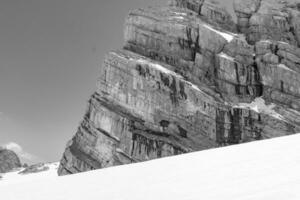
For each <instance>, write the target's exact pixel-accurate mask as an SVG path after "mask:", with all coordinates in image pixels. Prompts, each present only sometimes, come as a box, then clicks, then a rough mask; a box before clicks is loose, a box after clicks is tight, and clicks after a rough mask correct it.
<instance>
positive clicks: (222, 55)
mask: <svg viewBox="0 0 300 200" xmlns="http://www.w3.org/2000/svg"><path fill="white" fill-rule="evenodd" d="M218 56H220V57H222V58H225V59H227V60H230V61H232V62H234V58H233V57H231V56H229V55H227V54H225V53H224V52H221V53H220V54H218Z"/></svg>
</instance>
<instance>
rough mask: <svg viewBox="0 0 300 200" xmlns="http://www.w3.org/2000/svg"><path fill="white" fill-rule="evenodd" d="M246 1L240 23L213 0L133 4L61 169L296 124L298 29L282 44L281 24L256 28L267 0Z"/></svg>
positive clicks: (192, 147)
mask: <svg viewBox="0 0 300 200" xmlns="http://www.w3.org/2000/svg"><path fill="white" fill-rule="evenodd" d="M243 2H244V1H243ZM245 2H246V3H245V4H243V5H240V4H241V2H239V1H235V10H236V11H237V13H238V18H239V20H238V31H239V32H237V30H236V28H235V27H236V26H235V24H234V22H233V21H232V19H231V17H230V15H229V14H228V12H227V11H226V10H225V9H223V8H221V7H220V5H219V4H218V3H216V2H214V1H208V0H207V1H201V0H172V1H171V2H170V5H171V6H168V7H154V8H147V9H138V10H135V11H132V12H131V13H130V14H129V16H128V18H127V19H126V23H125V34H124V38H125V44H124V48H123V49H122V50H118V51H113V52H110V53H109V54H108V55H107V56H106V58H105V61H104V63H103V65H102V67H101V72H100V77H99V81H98V85H97V91H96V92H95V93H94V94H93V95H92V97H91V98H90V100H89V102H88V108H87V111H86V114H85V116H84V120H83V121H82V123H81V124H80V126H79V128H78V131H77V133H76V135H75V136H74V138H73V139H72V140H71V141H70V142H69V143H68V145H67V148H66V150H65V152H64V155H63V158H62V160H61V163H60V167H59V171H58V173H59V174H60V175H64V174H71V173H77V172H82V171H87V170H92V169H98V168H104V167H110V166H114V165H120V164H129V163H133V162H140V161H145V160H150V159H155V158H160V157H165V156H171V155H177V154H182V153H188V152H192V151H199V150H204V149H209V148H215V147H219V146H224V145H231V144H238V143H243V142H249V141H254V140H260V139H267V138H272V137H278V136H284V135H289V134H294V133H297V132H300V112H299V111H300V105H299V102H300V101H299V96H300V91H299V88H300V87H299V86H300V85H299V84H300V82H299V80H300V79H299V78H300V77H299V76H300V67H299V63H300V62H299V58H300V53H299V51H300V49H299V48H298V45H297V43H296V42H293V41H294V40H295V41H296V38H297V37H298V35H297V32H296V31H293V34H294V37H293V38H294V40H290V41H289V42H288V43H286V38H288V37H290V36H289V34H288V33H287V31H286V30H284V29H276V28H278V27H275V28H274V29H276V30H277V31H279V32H280V31H281V32H280V33H281V34H283V35H286V36H284V37H281V38H278V37H277V36H278V35H276V34H275V32H270V33H268V32H264V31H265V30H264V29H261V28H257V27H256V28H257V29H254V28H253V27H254V23H252V21H254V20H253V19H252V17H253V16H254V19H257V16H259V17H262V18H264V17H265V15H269V12H267V11H266V8H264V7H267V5H269V6H271V5H270V4H268V2H269V1H268V0H266V2H264V0H262V2H261V1H255V0H252V1H245ZM265 4H266V5H265ZM276 5H277V4H276ZM278 5H283V4H279V3H278ZM284 8H287V9H288V10H291V11H289V13H292V11H293V12H294V11H295V12H296V10H295V9H296V7H295V6H294V7H293V6H292V4H288V5H285V6H284ZM260 9H262V11H260ZM276 9H277V10H278V9H279V8H277V7H276ZM282 9H283V8H282ZM282 9H281V7H280V9H279V10H280V12H283V11H282ZM261 13H264V15H263V14H261ZM256 15H257V16H256ZM255 17H256V18H255ZM289 19H290V18H289ZM261 21H263V20H261ZM288 22H289V23H290V21H288ZM295 23H296V22H295ZM295 23H294V24H295ZM290 24H293V23H290ZM261 26H262V27H263V24H261ZM295 26H296V25H295ZM250 29H251V30H255V31H256V32H255V33H254V32H253V31H252V32H248V30H250ZM295 30H296V29H295ZM265 36H266V37H265ZM266 39H269V40H266Z"/></svg>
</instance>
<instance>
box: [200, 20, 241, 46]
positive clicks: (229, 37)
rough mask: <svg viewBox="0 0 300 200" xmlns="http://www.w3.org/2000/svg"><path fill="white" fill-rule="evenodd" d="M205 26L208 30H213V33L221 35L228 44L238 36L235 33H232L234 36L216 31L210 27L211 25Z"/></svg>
mask: <svg viewBox="0 0 300 200" xmlns="http://www.w3.org/2000/svg"><path fill="white" fill-rule="evenodd" d="M203 26H204V27H206V28H208V29H209V30H211V31H213V32H215V33H217V34H219V35H221V36H222V37H223V38H225V39H226V40H227V41H228V42H231V41H232V40H233V39H234V37H235V36H236V35H235V34H233V33H232V34H229V33H225V32H221V31H218V30H216V29H214V28H213V27H211V26H209V25H207V24H204V25H203Z"/></svg>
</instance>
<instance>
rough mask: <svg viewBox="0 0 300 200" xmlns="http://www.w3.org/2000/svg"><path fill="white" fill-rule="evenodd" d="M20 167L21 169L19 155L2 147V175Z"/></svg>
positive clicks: (0, 156) (0, 153)
mask: <svg viewBox="0 0 300 200" xmlns="http://www.w3.org/2000/svg"><path fill="white" fill-rule="evenodd" d="M19 167H21V162H20V159H19V157H18V156H17V154H15V153H14V152H13V151H11V150H7V149H4V148H1V147H0V173H6V172H9V171H11V170H13V169H16V168H19Z"/></svg>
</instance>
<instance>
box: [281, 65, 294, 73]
mask: <svg viewBox="0 0 300 200" xmlns="http://www.w3.org/2000/svg"><path fill="white" fill-rule="evenodd" d="M278 67H280V68H282V69H285V70H288V71H291V72H295V71H294V70H292V69H290V68H288V67H287V66H286V65H285V64H279V65H278Z"/></svg>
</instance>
